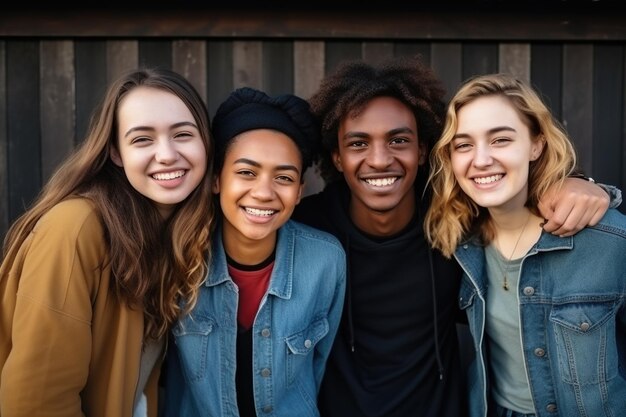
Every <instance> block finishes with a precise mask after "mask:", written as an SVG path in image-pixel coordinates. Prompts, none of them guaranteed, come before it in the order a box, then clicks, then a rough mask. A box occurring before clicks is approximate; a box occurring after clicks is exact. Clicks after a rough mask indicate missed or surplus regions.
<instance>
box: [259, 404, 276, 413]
mask: <svg viewBox="0 0 626 417" xmlns="http://www.w3.org/2000/svg"><path fill="white" fill-rule="evenodd" d="M261 411H263V412H264V413H271V412H272V411H274V409H273V408H272V406H271V405H266V406H264V407H263V408H262V409H261Z"/></svg>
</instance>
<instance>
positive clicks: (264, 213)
mask: <svg viewBox="0 0 626 417" xmlns="http://www.w3.org/2000/svg"><path fill="white" fill-rule="evenodd" d="M246 213H248V214H252V215H253V216H262V217H267V216H271V215H272V214H274V213H276V210H259V209H255V208H250V207H246Z"/></svg>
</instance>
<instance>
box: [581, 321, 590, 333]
mask: <svg viewBox="0 0 626 417" xmlns="http://www.w3.org/2000/svg"><path fill="white" fill-rule="evenodd" d="M589 327H590V326H589V323H587V322H586V321H584V322H582V323H581V324H580V330H582V331H583V332H586V331H587V330H589Z"/></svg>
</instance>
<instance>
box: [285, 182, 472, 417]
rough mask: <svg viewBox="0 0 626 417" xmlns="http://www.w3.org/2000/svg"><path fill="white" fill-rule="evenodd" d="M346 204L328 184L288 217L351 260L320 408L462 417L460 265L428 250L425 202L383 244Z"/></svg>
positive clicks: (357, 414) (339, 416) (340, 415)
mask: <svg viewBox="0 0 626 417" xmlns="http://www.w3.org/2000/svg"><path fill="white" fill-rule="evenodd" d="M349 200H350V190H349V189H348V187H347V185H346V183H345V182H344V181H339V182H335V183H332V184H329V185H328V186H326V188H325V189H324V190H323V191H322V192H320V193H319V194H316V195H312V196H308V197H306V198H304V199H303V200H302V202H301V203H300V204H299V205H298V206H297V207H296V211H295V213H294V215H293V219H294V220H297V221H300V222H303V223H306V224H309V225H311V226H314V227H317V228H319V229H322V230H325V231H327V232H330V233H332V234H334V235H335V236H336V237H337V238H338V239H339V240H340V241H341V242H342V244H343V246H344V248H345V250H346V253H347V259H348V286H347V291H346V302H345V303H344V312H343V316H342V322H341V325H340V328H339V332H338V333H337V337H336V339H335V344H334V346H333V350H332V351H331V354H330V358H329V361H328V364H327V368H326V373H325V375H324V379H323V381H322V387H321V392H320V396H319V399H318V404H319V408H320V412H321V414H322V416H323V417H366V416H367V417H382V416H385V417H392V416H394V417H395V416H397V417H410V416H416V417H429V416H432V417H458V416H462V415H465V414H466V411H467V408H466V407H465V403H464V401H465V393H464V392H462V391H463V389H462V387H463V384H464V381H463V378H464V376H463V375H464V372H462V371H461V369H460V367H461V365H460V360H459V347H458V342H457V333H456V317H457V314H458V311H457V301H456V300H457V294H458V288H459V283H460V277H461V275H460V269H459V267H458V265H457V263H456V262H455V261H453V260H448V259H445V258H444V257H443V256H441V255H440V254H439V253H438V252H436V251H431V250H429V248H428V243H427V241H426V239H425V236H424V233H423V227H422V216H421V213H423V212H424V211H425V207H424V205H423V203H422V202H420V201H418V205H417V207H418V208H419V209H418V210H417V212H416V214H415V216H414V218H413V220H412V221H411V222H410V224H409V225H408V226H407V227H406V228H405V230H403V231H401V232H400V233H398V234H397V235H394V236H389V237H385V238H381V237H375V236H370V235H367V234H365V233H363V232H361V231H360V230H359V229H357V228H356V227H355V226H354V224H353V223H352V221H351V220H350V218H349V214H348V213H349V210H348V208H349ZM433 294H436V296H435V297H433ZM433 299H435V300H436V303H433ZM436 336H437V337H436ZM436 339H437V340H436Z"/></svg>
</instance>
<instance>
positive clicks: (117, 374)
mask: <svg viewBox="0 0 626 417" xmlns="http://www.w3.org/2000/svg"><path fill="white" fill-rule="evenodd" d="M209 127H210V126H209V117H208V114H207V110H206V107H205V105H204V103H203V101H202V98H201V97H200V96H199V94H198V93H197V91H196V90H195V89H194V88H193V86H192V85H191V84H190V83H189V82H188V81H187V80H186V79H185V78H184V77H182V76H181V75H179V74H177V73H175V72H172V71H169V70H161V69H140V70H136V71H132V72H129V73H127V74H125V75H123V76H121V77H120V78H119V79H117V80H116V81H115V82H113V83H112V84H111V85H110V86H109V88H108V90H107V92H106V95H105V97H104V100H103V102H102V103H101V105H100V107H99V108H98V109H97V110H96V111H95V113H94V114H93V118H92V121H91V125H90V128H89V131H88V133H87V135H86V138H85V140H84V141H83V142H82V144H81V145H80V146H79V147H78V148H77V149H76V150H75V151H74V153H73V154H72V155H71V156H70V157H68V159H67V160H66V161H65V162H64V163H63V164H62V165H61V166H60V168H59V169H58V170H57V171H56V173H55V174H54V176H53V177H52V178H51V179H50V180H49V181H48V183H47V184H46V186H45V187H44V188H43V190H42V191H41V193H40V195H39V196H38V198H37V200H36V201H35V202H34V203H33V205H32V207H31V208H30V209H29V210H28V211H26V212H25V213H24V214H23V215H22V216H21V217H20V218H18V219H17V221H15V223H14V224H13V225H12V227H11V229H10V230H9V233H8V234H7V236H6V239H5V242H4V252H3V261H2V265H1V267H0V297H1V305H2V307H1V308H2V314H1V315H0V372H1V378H0V415H2V417H14V416H64V417H68V416H90V417H111V416H116V417H131V416H132V415H133V410H134V409H135V407H136V406H137V404H140V401H141V400H142V399H143V398H144V397H143V396H144V393H145V395H146V398H148V412H149V413H150V415H156V397H155V395H156V391H157V380H158V376H159V369H160V366H159V363H160V361H161V359H162V356H163V352H164V341H165V340H166V337H164V336H165V335H166V334H167V331H168V330H169V328H170V325H171V324H172V323H173V322H174V321H176V320H177V319H178V317H179V316H180V315H181V314H182V312H181V309H180V307H179V305H180V301H181V300H185V301H186V302H187V305H188V306H193V305H194V303H195V299H196V291H197V288H198V286H199V284H200V282H201V281H202V280H203V279H204V277H205V275H206V271H207V266H206V259H207V256H208V253H209V249H210V237H209V234H210V230H211V228H212V225H213V204H212V200H211V188H210V182H209V179H210V177H211V174H212V154H213V144H212V139H211V137H210V134H209Z"/></svg>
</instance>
